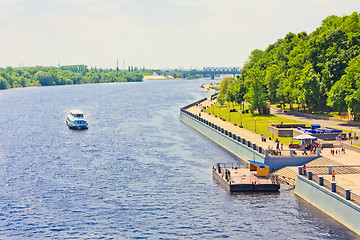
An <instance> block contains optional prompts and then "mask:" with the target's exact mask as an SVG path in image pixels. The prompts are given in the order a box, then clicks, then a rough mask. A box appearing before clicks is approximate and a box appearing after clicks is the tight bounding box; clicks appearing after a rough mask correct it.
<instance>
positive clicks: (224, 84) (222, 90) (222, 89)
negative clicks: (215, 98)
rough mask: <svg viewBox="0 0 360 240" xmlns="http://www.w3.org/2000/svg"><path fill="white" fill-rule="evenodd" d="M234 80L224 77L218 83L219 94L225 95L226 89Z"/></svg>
mask: <svg viewBox="0 0 360 240" xmlns="http://www.w3.org/2000/svg"><path fill="white" fill-rule="evenodd" d="M234 81H235V79H234V78H233V77H224V78H223V80H221V82H220V93H222V94H224V95H226V92H227V89H228V87H229V86H230V84H231V83H233V82H234Z"/></svg>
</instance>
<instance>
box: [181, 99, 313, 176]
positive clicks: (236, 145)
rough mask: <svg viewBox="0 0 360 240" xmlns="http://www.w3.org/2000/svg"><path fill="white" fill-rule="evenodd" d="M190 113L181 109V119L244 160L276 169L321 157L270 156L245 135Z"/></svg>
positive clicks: (298, 164)
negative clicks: (231, 131) (215, 125)
mask: <svg viewBox="0 0 360 240" xmlns="http://www.w3.org/2000/svg"><path fill="white" fill-rule="evenodd" d="M189 106H190V105H189ZM189 114H190V113H187V112H186V111H185V110H183V109H181V111H180V120H181V121H183V122H184V123H186V124H187V125H189V126H190V127H192V128H194V129H196V130H197V131H199V132H200V133H202V134H203V135H205V136H206V137H208V138H209V139H210V140H212V141H214V142H215V143H217V144H218V145H220V146H221V147H223V148H225V149H226V150H228V151H229V152H231V153H233V154H234V155H236V156H237V157H239V158H240V159H242V160H244V161H248V160H253V161H257V162H261V163H265V164H267V165H269V166H270V168H272V169H273V170H274V169H280V168H282V167H285V166H300V165H303V164H305V163H308V162H310V161H312V160H314V159H316V158H318V157H319V155H318V156H314V155H313V156H301V155H300V156H290V157H287V156H268V154H267V150H264V149H259V147H258V146H255V148H254V146H253V143H251V142H249V141H247V140H246V139H245V138H244V136H241V141H238V140H237V138H238V137H239V136H236V139H234V138H231V137H229V136H228V135H227V134H226V132H227V131H226V132H225V133H222V132H221V131H219V130H216V129H215V128H214V127H212V126H209V125H210V124H211V123H210V124H209V125H208V124H206V123H204V122H203V121H200V120H198V119H196V118H195V117H196V116H191V115H189ZM197 118H199V117H197ZM245 137H246V136H245Z"/></svg>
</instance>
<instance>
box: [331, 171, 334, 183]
mask: <svg viewBox="0 0 360 240" xmlns="http://www.w3.org/2000/svg"><path fill="white" fill-rule="evenodd" d="M331 179H332V181H335V170H334V169H333V170H332V178H331Z"/></svg>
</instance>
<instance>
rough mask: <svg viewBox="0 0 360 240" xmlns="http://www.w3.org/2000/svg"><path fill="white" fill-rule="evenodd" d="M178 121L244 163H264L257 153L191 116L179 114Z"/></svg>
mask: <svg viewBox="0 0 360 240" xmlns="http://www.w3.org/2000/svg"><path fill="white" fill-rule="evenodd" d="M180 120H181V121H183V122H184V123H186V124H188V125H189V126H191V127H193V128H194V129H196V130H197V131H199V132H200V133H202V134H204V135H205V136H206V137H208V138H210V139H211V140H212V141H214V142H215V143H217V144H219V145H220V146H222V147H223V148H225V149H226V150H228V151H229V152H231V153H233V154H235V155H236V156H238V157H239V158H241V159H242V160H244V161H247V160H254V161H257V162H261V163H264V161H265V156H264V155H263V154H261V153H259V152H257V151H254V150H252V149H251V148H249V147H247V146H246V145H244V144H241V143H239V142H237V141H236V140H234V139H232V138H230V137H228V136H226V135H224V134H222V133H221V132H219V131H217V130H215V129H214V128H211V127H210V126H208V125H206V124H204V123H202V122H200V121H197V120H195V119H194V118H192V117H191V116H189V115H187V114H185V113H183V112H182V111H181V112H180Z"/></svg>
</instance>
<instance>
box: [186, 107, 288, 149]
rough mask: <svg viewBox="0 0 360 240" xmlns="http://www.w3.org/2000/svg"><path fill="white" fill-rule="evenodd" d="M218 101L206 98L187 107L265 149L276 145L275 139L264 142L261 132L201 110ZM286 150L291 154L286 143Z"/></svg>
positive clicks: (190, 110)
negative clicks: (196, 104)
mask: <svg viewBox="0 0 360 240" xmlns="http://www.w3.org/2000/svg"><path fill="white" fill-rule="evenodd" d="M215 102H216V100H213V101H211V100H206V101H204V102H202V103H201V104H200V105H199V106H193V107H191V108H189V109H187V110H188V111H189V112H191V113H193V114H196V115H198V116H199V114H200V115H201V117H202V118H204V119H206V120H208V121H210V122H212V123H214V124H216V125H218V126H221V127H222V128H224V129H226V130H228V131H230V132H231V133H233V134H236V135H237V136H240V137H241V138H246V140H248V141H251V142H252V143H255V144H256V145H257V146H261V147H262V148H263V149H268V147H269V146H271V147H273V148H274V147H276V142H275V141H273V140H268V139H267V140H266V142H262V141H261V136H260V135H259V134H256V133H254V132H251V131H249V130H247V129H245V128H240V127H239V126H235V125H234V124H232V123H230V122H227V121H223V120H221V119H220V118H217V117H215V116H213V115H210V114H208V113H205V112H201V109H202V108H203V107H210V106H211V105H213V104H214V103H215ZM284 150H285V151H282V154H287V155H289V151H286V150H289V148H288V147H287V146H285V145H284Z"/></svg>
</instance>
